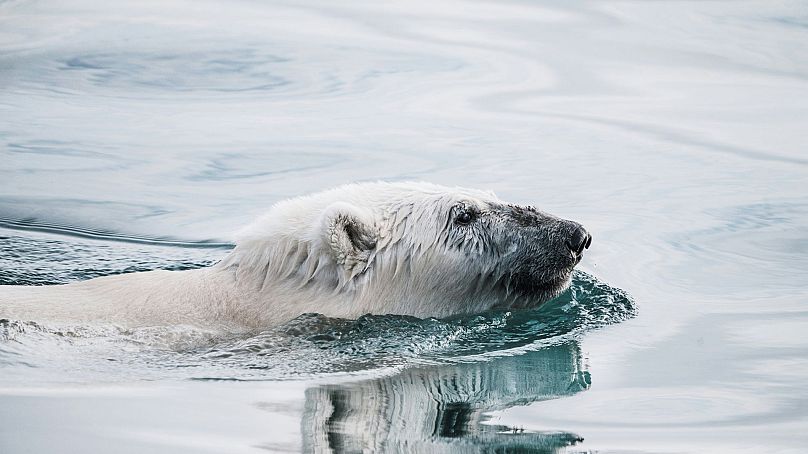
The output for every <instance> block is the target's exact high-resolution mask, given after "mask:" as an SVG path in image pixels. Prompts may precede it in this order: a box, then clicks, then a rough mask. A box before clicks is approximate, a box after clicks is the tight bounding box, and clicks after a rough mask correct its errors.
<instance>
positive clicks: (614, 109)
mask: <svg viewBox="0 0 808 454" xmlns="http://www.w3.org/2000/svg"><path fill="white" fill-rule="evenodd" d="M806 43H808V15H807V14H806V9H805V5H804V3H802V2H797V1H794V2H791V1H783V2H762V1H749V2H728V1H715V2H675V3H663V2H624V1H614V2H613V1H607V2H573V3H569V2H554V1H543V2H521V1H506V2H487V1H457V2H455V1H447V2H440V3H435V2H407V3H402V4H381V3H372V2H339V3H334V2H316V1H315V2H302V3H301V2H279V1H263V2H252V1H235V2H219V1H204V2H198V1H196V2H188V1H177V2H171V3H169V4H166V3H165V2H148V1H147V2H142V1H141V2H127V1H119V2H113V3H110V2H98V1H91V0H88V1H74V2H69V3H65V2H53V1H48V0H43V1H9V2H3V3H0V120H1V121H0V227H1V228H2V230H0V281H1V282H2V283H4V284H9V283H17V284H30V285H38V284H45V283H60V282H70V281H76V280H81V279H87V278H90V277H95V276H99V275H105V274H111V273H121V272H132V271H140V270H148V269H155V268H169V269H186V268H195V267H200V266H206V265H208V264H210V263H213V262H215V261H216V260H218V259H219V258H220V257H221V256H222V255H223V254H224V253H226V251H227V248H228V244H229V242H230V234H231V232H233V231H235V230H237V229H238V228H239V227H241V226H243V225H244V224H245V223H247V222H249V221H250V220H251V219H253V218H254V217H255V216H257V215H259V214H261V213H262V212H264V211H265V210H266V209H267V208H268V206H270V205H271V204H272V203H273V202H275V201H277V200H281V199H283V198H285V197H289V196H294V195H299V194H304V193H308V192H312V191H316V190H320V189H324V188H327V187H331V186H333V185H337V184H341V183H345V182H349V181H367V180H376V179H387V180H406V179H424V180H429V181H433V182H437V183H442V184H447V185H462V186H471V187H479V188H486V189H493V190H494V191H496V192H497V194H498V195H499V196H500V197H501V198H503V199H505V200H509V201H513V202H516V203H525V204H533V205H537V206H538V207H540V208H542V209H544V210H547V211H549V212H552V213H555V214H557V215H560V216H563V217H566V218H570V219H575V220H577V221H580V222H582V223H583V224H584V225H586V226H587V228H588V229H589V230H590V231H591V232H592V233H593V236H594V242H593V245H592V248H590V249H589V250H588V251H587V256H586V257H585V258H584V261H583V262H582V264H581V266H580V268H581V270H582V271H583V273H581V274H578V275H576V280H575V282H574V285H573V287H572V289H571V291H570V292H569V293H567V294H565V295H564V296H562V297H561V298H560V299H559V300H558V301H555V302H554V303H552V304H551V305H549V306H547V307H545V308H542V309H540V310H538V311H531V312H514V313H490V314H481V315H480V316H479V317H468V318H458V319H452V320H414V319H408V318H400V317H399V318H396V317H392V318H391V317H366V318H363V319H360V320H357V321H345V320H325V319H322V318H320V317H317V316H315V315H311V316H305V317H302V318H300V319H298V320H295V321H294V322H293V323H291V324H290V325H288V326H285V327H283V328H282V329H278V330H273V331H268V332H265V333H262V334H261V335H259V336H254V337H251V338H247V339H240V338H234V339H219V338H215V336H213V337H212V336H211V334H210V333H204V332H198V331H194V330H192V329H186V328H183V327H178V328H177V329H176V330H175V331H172V332H166V331H159V332H153V331H152V332H149V331H139V332H121V331H119V330H114V329H101V328H97V327H93V328H89V327H67V328H65V327H61V328H59V329H56V328H54V327H47V326H41V325H33V324H30V323H24V322H20V321H6V322H3V324H2V327H0V336H2V337H3V339H4V340H2V341H0V402H2V405H0V451H3V452H31V451H33V452H50V451H54V450H60V451H62V452H100V451H104V452H107V451H109V450H110V449H114V450H115V451H116V452H129V451H131V452H143V451H149V452H158V451H159V452H263V451H266V450H269V451H273V452H277V451H293V452H296V451H301V450H304V451H309V452H322V451H328V450H329V449H330V450H331V451H334V452H356V451H361V450H368V451H381V452H385V451H386V452H395V451H407V450H410V451H413V452H423V451H426V450H432V451H442V452H479V451H491V450H499V451H508V450H512V451H518V450H532V451H538V452H581V451H584V452H586V451H598V452H621V453H622V452H632V453H634V452H649V453H650V452H653V453H662V452H676V453H680V452H732V453H736V452H783V453H788V452H801V451H803V450H804V446H806V444H807V443H808V436H806V430H805V428H806V427H808V404H807V403H806V398H805V392H804V389H803V388H804V383H805V381H806V379H808V367H806V366H805V364H806V360H808V353H807V352H808V336H806V335H805V333H806V332H807V330H808V311H806V304H807V303H808V290H807V289H806V287H807V286H808V285H807V284H808V267H806V266H805V258H806V253H807V252H808V230H806V227H805V226H806V225H808V197H806V192H805V182H806V181H807V180H808V178H806V177H808V156H807V155H806V153H805V144H806V142H808V133H806V131H808V122H806V118H808V101H806V100H808V45H806ZM621 289H622V290H621ZM405 423H409V424H405Z"/></svg>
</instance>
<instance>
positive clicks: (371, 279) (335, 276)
mask: <svg viewBox="0 0 808 454" xmlns="http://www.w3.org/2000/svg"><path fill="white" fill-rule="evenodd" d="M590 243H591V236H590V235H589V233H587V232H586V230H585V229H584V228H583V227H582V226H581V225H579V224H578V223H575V222H572V221H568V220H564V219H559V218H557V217H555V216H552V215H550V214H547V213H544V212H541V211H538V210H536V209H535V208H532V207H525V206H518V205H512V204H508V203H505V202H503V201H501V200H500V199H498V198H497V197H496V196H495V195H494V194H493V193H491V192H485V191H478V190H473V189H464V188H449V187H444V186H438V185H433V184H428V183H413V182H409V183H383V182H379V183H361V184H351V185H346V186H341V187H338V188H335V189H331V190H328V191H324V192H320V193H316V194H313V195H308V196H304V197H299V198H294V199H290V200H286V201H282V202H279V203H277V204H275V205H274V206H273V207H272V208H271V209H270V210H269V212H268V213H267V214H266V215H265V216H264V217H262V218H260V219H258V220H257V221H256V222H255V223H253V224H252V225H250V226H248V227H247V228H246V229H244V230H243V231H241V232H240V233H239V234H238V235H237V238H236V247H235V248H234V249H233V250H232V251H230V253H229V254H228V255H227V256H225V257H224V258H223V259H222V260H221V261H220V262H218V263H217V264H215V265H213V266H211V267H208V268H202V269H196V270H187V271H163V270H159V271H149V272H141V273H131V274H121V275H116V276H107V277H101V278H96V279H90V280H87V281H83V282H78V283H72V284H65V285H52V286H41V287H33V286H0V318H9V319H16V320H25V321H35V322H42V323H48V322H54V323H75V322H78V323H112V324H116V325H120V326H123V327H132V328H134V327H144V326H157V325H181V324H182V325H193V326H197V327H200V328H205V329H215V330H224V331H232V332H245V331H254V330H260V329H264V328H268V327H271V326H275V325H278V324H281V323H284V322H286V321H289V320H291V319H293V318H295V317H297V316H299V315H301V314H304V313H320V314H324V315H326V316H329V317H341V318H356V317H359V316H361V315H364V314H401V315H412V316H416V317H439V318H440V317H446V316H450V315H454V314H463V313H476V312H482V311H485V310H488V309H492V308H513V309H518V308H529V307H536V306H538V305H540V304H542V303H544V302H546V301H548V300H550V299H551V298H553V297H555V296H556V295H558V294H559V293H560V292H561V291H563V290H564V289H565V288H566V287H567V286H568V285H569V282H570V278H571V275H572V269H573V267H575V265H577V264H578V262H579V261H580V260H581V257H582V254H583V250H584V249H585V248H588V247H589V245H590Z"/></svg>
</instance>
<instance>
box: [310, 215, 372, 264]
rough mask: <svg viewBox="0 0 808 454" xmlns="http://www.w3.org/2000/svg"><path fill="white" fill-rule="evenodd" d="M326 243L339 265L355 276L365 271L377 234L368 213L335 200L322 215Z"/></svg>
mask: <svg viewBox="0 0 808 454" xmlns="http://www.w3.org/2000/svg"><path fill="white" fill-rule="evenodd" d="M323 224H324V226H323V227H325V228H324V232H325V242H326V244H327V245H328V246H329V248H330V249H331V255H332V256H333V257H334V259H335V260H336V261H337V263H338V264H340V265H342V266H344V267H345V269H346V270H348V271H350V272H351V275H352V276H353V275H356V274H359V273H361V272H362V271H364V270H365V268H366V267H367V264H368V260H369V259H370V256H371V253H372V252H373V250H374V249H375V248H376V242H377V233H376V229H375V228H374V226H373V221H372V218H371V216H370V215H369V214H368V213H365V212H363V210H360V209H359V208H357V207H356V206H353V205H351V204H349V203H345V202H336V203H334V204H332V205H330V206H329V207H328V208H326V210H325V213H324V215H323Z"/></svg>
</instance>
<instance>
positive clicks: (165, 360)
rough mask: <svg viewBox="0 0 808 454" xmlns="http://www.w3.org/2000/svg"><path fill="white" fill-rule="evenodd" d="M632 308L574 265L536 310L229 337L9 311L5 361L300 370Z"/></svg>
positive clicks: (555, 338) (265, 375) (517, 347)
mask: <svg viewBox="0 0 808 454" xmlns="http://www.w3.org/2000/svg"><path fill="white" fill-rule="evenodd" d="M635 313H636V306H635V304H634V302H633V300H632V299H631V298H630V297H629V296H628V294H626V293H625V292H624V291H622V290H620V289H616V288H614V287H611V286H609V285H607V284H605V283H603V282H600V281H598V280H597V279H596V278H594V277H593V276H591V275H588V274H586V273H583V272H576V273H575V276H574V279H573V283H572V285H571V287H570V289H568V290H567V291H566V292H564V293H563V294H562V295H560V296H559V297H558V298H556V299H554V300H553V301H551V302H549V303H547V304H546V305H544V306H542V307H540V308H538V309H535V310H528V311H514V312H509V311H491V312H487V313H484V314H478V315H470V316H458V317H452V318H448V319H434V318H428V319H418V318H415V317H408V316H396V315H365V316H363V317H360V318H358V319H356V320H347V319H334V318H328V317H325V316H323V315H319V314H305V315H302V316H300V317H298V318H296V319H294V320H292V321H290V322H289V323H286V324H284V325H282V326H279V327H276V328H273V329H270V330H267V331H264V332H261V333H259V334H256V335H253V336H250V337H247V338H239V337H232V336H231V337H225V338H223V337H222V336H221V335H218V334H216V333H211V332H205V331H200V330H197V329H195V328H192V327H171V328H165V327H161V328H147V329H134V330H124V329H120V328H114V327H57V328H54V327H45V326H42V325H37V324H33V323H21V322H16V321H10V320H3V321H0V366H2V367H23V365H28V366H30V365H32V364H33V365H35V366H36V367H40V368H45V369H49V370H51V371H52V373H53V375H59V374H63V373H64V372H65V370H69V371H73V372H76V373H77V374H78V376H77V377H74V378H76V379H80V380H87V379H88V378H89V379H92V377H87V374H88V373H93V372H97V373H98V376H97V377H95V378H99V379H103V380H104V381H107V380H110V379H112V380H114V379H115V377H121V378H129V379H131V378H178V379H215V380H222V379H228V380H283V379H297V378H306V377H313V376H317V375H321V374H345V373H349V374H353V373H364V372H368V371H380V370H384V369H389V370H400V369H402V368H405V367H410V366H415V365H432V364H450V363H457V362H477V361H484V360H486V357H489V356H503V355H517V354H521V353H524V352H525V351H535V350H540V349H542V348H547V347H550V346H553V345H559V344H562V343H569V342H576V341H577V339H578V338H579V337H580V336H581V335H582V334H583V333H585V332H586V331H589V330H592V329H596V328H599V327H602V326H605V325H609V324H613V323H617V322H620V321H622V320H625V319H627V318H630V317H632V316H634V314H635ZM79 346H80V347H81V348H80V349H78V348H76V347H79ZM122 365H126V367H122ZM85 366H86V367H85ZM57 371H58V373H57ZM88 371H90V372H88Z"/></svg>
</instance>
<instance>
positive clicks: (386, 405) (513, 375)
mask: <svg viewBox="0 0 808 454" xmlns="http://www.w3.org/2000/svg"><path fill="white" fill-rule="evenodd" d="M589 383H590V378H589V373H588V372H587V371H586V370H585V369H584V368H583V367H582V361H581V353H580V349H579V347H578V345H577V344H576V343H574V342H570V343H567V344H561V345H556V346H551V347H547V348H544V349H542V350H538V351H533V352H529V353H526V354H524V355H521V356H509V357H501V358H497V359H494V360H492V361H487V362H476V363H461V364H455V365H442V366H427V367H416V368H412V369H407V370H405V371H403V372H401V373H399V374H397V375H394V376H390V377H383V378H378V379H373V380H367V381H361V382H357V383H347V384H336V385H323V386H317V387H313V388H309V389H308V390H307V391H306V402H305V410H304V415H303V421H302V432H303V451H304V452H309V453H326V452H334V453H354V452H490V451H496V452H503V451H504V452H548V453H549V452H556V451H557V450H559V449H561V448H563V447H566V446H570V445H572V444H575V443H576V442H577V441H580V440H581V438H580V437H579V436H578V435H576V434H571V433H564V432H553V433H531V432H525V431H523V430H521V429H520V428H514V427H505V426H497V425H493V424H483V423H484V422H485V421H486V419H487V416H486V413H487V412H490V411H494V410H501V409H505V408H509V407H513V406H516V405H526V404H530V403H532V402H537V401H541V400H549V399H555V398H559V397H564V396H570V395H573V394H576V393H578V392H581V391H583V390H586V389H587V388H588V387H589Z"/></svg>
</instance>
